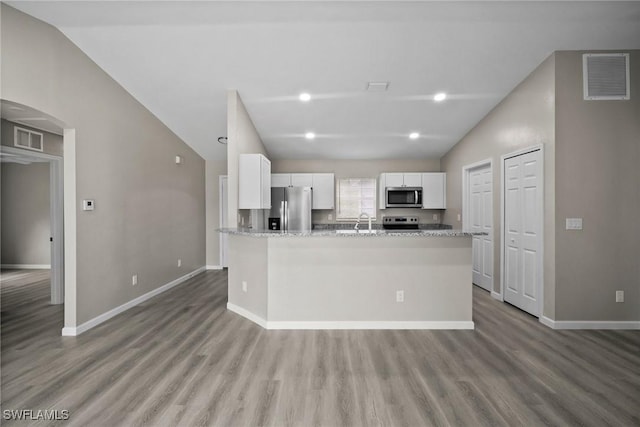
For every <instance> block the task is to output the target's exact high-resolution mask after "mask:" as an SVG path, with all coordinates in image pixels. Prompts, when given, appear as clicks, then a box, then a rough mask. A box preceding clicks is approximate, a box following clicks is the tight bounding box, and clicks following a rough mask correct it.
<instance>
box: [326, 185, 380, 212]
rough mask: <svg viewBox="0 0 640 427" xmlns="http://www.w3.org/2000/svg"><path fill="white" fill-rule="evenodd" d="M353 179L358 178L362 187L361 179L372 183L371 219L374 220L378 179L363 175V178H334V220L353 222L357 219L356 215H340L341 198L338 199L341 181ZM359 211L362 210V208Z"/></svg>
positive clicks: (376, 209) (376, 208)
mask: <svg viewBox="0 0 640 427" xmlns="http://www.w3.org/2000/svg"><path fill="white" fill-rule="evenodd" d="M353 180H359V181H361V184H360V185H361V188H362V181H371V182H372V183H373V200H372V201H373V215H371V220H375V219H376V217H377V213H378V180H377V179H376V178H368V177H363V178H338V179H336V190H337V191H336V222H354V221H357V220H358V215H360V214H357V215H356V216H354V217H343V216H341V215H340V212H341V200H340V196H341V191H340V188H341V186H342V183H343V182H344V181H353ZM360 206H362V195H361V197H360ZM360 212H363V211H362V210H361V211H360Z"/></svg>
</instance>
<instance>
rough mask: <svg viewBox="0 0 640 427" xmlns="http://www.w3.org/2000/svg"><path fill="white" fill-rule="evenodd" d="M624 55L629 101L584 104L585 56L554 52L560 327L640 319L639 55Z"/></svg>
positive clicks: (577, 53) (557, 269)
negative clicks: (568, 226) (573, 222)
mask: <svg viewBox="0 0 640 427" xmlns="http://www.w3.org/2000/svg"><path fill="white" fill-rule="evenodd" d="M621 52H629V53H630V54H631V56H630V59H631V64H630V70H631V100H629V101H584V100H583V94H582V91H583V89H582V54H583V53H584V52H556V224H557V228H556V230H555V235H556V256H557V257H556V320H640V221H638V219H639V218H640V50H634V51H621ZM568 217H569V218H573V217H581V218H583V221H584V223H583V226H584V229H583V230H582V231H567V230H565V228H564V223H565V218H568ZM616 290H623V291H624V292H625V302H624V303H616V302H615V291H616Z"/></svg>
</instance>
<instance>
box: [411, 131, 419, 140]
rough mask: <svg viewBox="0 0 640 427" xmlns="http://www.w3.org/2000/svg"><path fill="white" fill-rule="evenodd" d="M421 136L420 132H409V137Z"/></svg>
mask: <svg viewBox="0 0 640 427" xmlns="http://www.w3.org/2000/svg"><path fill="white" fill-rule="evenodd" d="M418 138H420V134H419V133H418V132H411V133H410V134H409V139H418Z"/></svg>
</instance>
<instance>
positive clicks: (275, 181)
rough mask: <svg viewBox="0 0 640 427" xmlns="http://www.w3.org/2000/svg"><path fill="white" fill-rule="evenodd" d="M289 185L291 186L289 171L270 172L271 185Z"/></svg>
mask: <svg viewBox="0 0 640 427" xmlns="http://www.w3.org/2000/svg"><path fill="white" fill-rule="evenodd" d="M290 186H291V174H290V173H272V174H271V187H290Z"/></svg>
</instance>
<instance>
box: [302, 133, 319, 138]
mask: <svg viewBox="0 0 640 427" xmlns="http://www.w3.org/2000/svg"><path fill="white" fill-rule="evenodd" d="M304 137H305V138H307V139H313V138H315V137H316V134H315V133H313V132H307V133H305V134H304Z"/></svg>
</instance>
